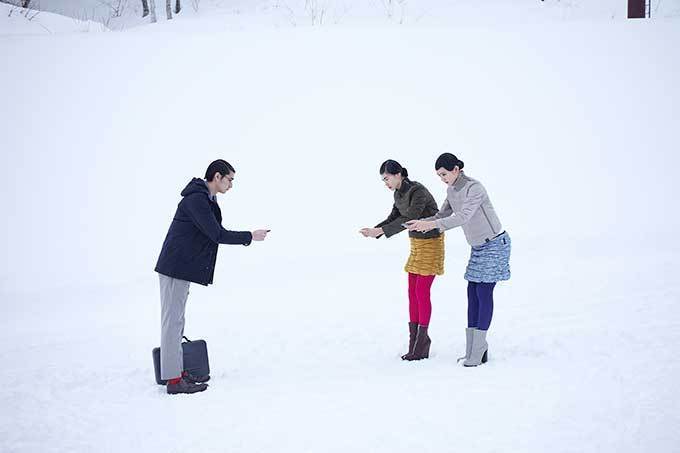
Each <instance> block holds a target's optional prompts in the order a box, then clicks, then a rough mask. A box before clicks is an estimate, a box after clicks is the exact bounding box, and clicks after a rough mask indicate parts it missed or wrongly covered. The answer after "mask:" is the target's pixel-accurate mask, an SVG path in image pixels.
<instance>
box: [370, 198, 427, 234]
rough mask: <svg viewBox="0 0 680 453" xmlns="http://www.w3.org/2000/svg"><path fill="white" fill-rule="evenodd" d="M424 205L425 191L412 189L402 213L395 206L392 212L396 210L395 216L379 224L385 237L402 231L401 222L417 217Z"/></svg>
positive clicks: (425, 202) (425, 201)
mask: <svg viewBox="0 0 680 453" xmlns="http://www.w3.org/2000/svg"><path fill="white" fill-rule="evenodd" d="M425 206H427V194H426V192H424V191H423V190H415V191H413V194H412V195H411V200H410V202H409V205H408V208H406V210H405V211H404V213H403V214H402V213H400V212H399V211H398V210H397V209H396V207H395V208H394V210H393V211H392V212H394V211H395V210H396V212H397V217H394V218H393V219H392V220H391V221H389V222H387V223H385V224H384V225H381V226H382V229H383V231H384V232H385V237H388V238H389V237H392V236H394V235H395V234H397V233H400V232H401V231H404V230H405V228H404V227H403V226H402V225H401V224H402V223H404V222H408V221H409V220H415V219H418V218H419V217H420V216H421V215H422V214H423V211H424V210H425Z"/></svg>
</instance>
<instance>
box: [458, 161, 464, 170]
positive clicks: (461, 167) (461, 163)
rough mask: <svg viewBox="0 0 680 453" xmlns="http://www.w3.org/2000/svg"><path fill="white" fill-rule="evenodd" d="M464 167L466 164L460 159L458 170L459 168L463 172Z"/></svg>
mask: <svg viewBox="0 0 680 453" xmlns="http://www.w3.org/2000/svg"><path fill="white" fill-rule="evenodd" d="M464 166H465V162H463V161H462V160H460V159H459V160H458V168H459V169H460V170H462V169H463V167H464Z"/></svg>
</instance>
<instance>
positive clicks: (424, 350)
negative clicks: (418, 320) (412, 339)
mask: <svg viewBox="0 0 680 453" xmlns="http://www.w3.org/2000/svg"><path fill="white" fill-rule="evenodd" d="M431 344H432V340H430V337H429V336H428V335H427V326H418V334H417V335H416V343H415V345H413V352H411V353H410V354H406V355H405V356H404V360H421V359H427V358H428V357H430V345H431Z"/></svg>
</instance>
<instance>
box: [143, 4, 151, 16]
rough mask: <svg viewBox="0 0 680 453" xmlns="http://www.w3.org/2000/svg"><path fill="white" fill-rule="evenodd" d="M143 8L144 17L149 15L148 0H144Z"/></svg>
mask: <svg viewBox="0 0 680 453" xmlns="http://www.w3.org/2000/svg"><path fill="white" fill-rule="evenodd" d="M142 8H143V9H144V11H143V12H142V17H146V16H148V15H149V2H148V1H147V0H142Z"/></svg>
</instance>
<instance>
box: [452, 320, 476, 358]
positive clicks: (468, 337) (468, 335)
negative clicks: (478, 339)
mask: <svg viewBox="0 0 680 453" xmlns="http://www.w3.org/2000/svg"><path fill="white" fill-rule="evenodd" d="M475 330H477V329H476V328H475V327H467V328H466V329H465V355H464V356H463V357H459V358H458V360H456V363H458V362H460V361H461V360H467V359H469V358H470V352H472V335H473V334H472V332H474V331H475Z"/></svg>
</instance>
